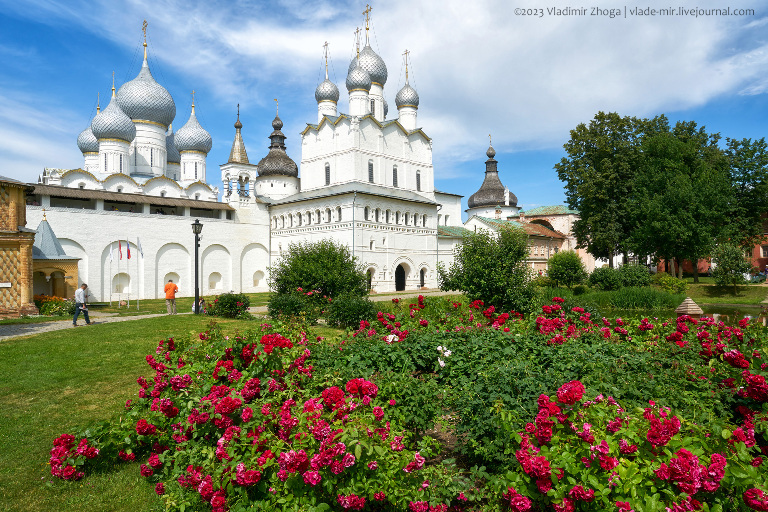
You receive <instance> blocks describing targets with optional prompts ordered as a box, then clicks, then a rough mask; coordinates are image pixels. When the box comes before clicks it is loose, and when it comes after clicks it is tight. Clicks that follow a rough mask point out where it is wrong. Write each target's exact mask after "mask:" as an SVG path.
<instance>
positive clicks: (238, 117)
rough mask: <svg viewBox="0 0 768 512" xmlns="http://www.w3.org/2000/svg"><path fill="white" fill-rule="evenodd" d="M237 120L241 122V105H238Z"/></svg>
mask: <svg viewBox="0 0 768 512" xmlns="http://www.w3.org/2000/svg"><path fill="white" fill-rule="evenodd" d="M237 120H238V121H239V120H240V104H239V103H238V104H237Z"/></svg>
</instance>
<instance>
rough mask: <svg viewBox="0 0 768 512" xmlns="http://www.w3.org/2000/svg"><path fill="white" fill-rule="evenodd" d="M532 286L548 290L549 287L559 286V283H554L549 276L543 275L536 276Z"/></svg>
mask: <svg viewBox="0 0 768 512" xmlns="http://www.w3.org/2000/svg"><path fill="white" fill-rule="evenodd" d="M531 284H532V285H534V286H538V287H539V288H548V287H553V286H557V283H555V282H554V281H552V279H550V278H549V277H548V276H543V275H542V276H535V277H534V278H533V279H532V280H531Z"/></svg>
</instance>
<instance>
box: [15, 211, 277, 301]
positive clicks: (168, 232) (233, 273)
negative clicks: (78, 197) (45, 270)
mask: <svg viewBox="0 0 768 512" xmlns="http://www.w3.org/2000/svg"><path fill="white" fill-rule="evenodd" d="M256 208H257V209H258V207H256ZM261 208H262V210H261V212H262V213H261V215H255V216H253V217H250V216H249V217H248V220H250V221H252V222H251V223H248V224H244V223H239V222H236V221H230V220H224V219H221V218H219V219H211V218H201V219H200V220H201V222H202V223H203V225H204V227H203V232H202V236H203V239H202V241H201V244H200V249H199V251H200V255H199V256H200V268H201V274H200V289H201V293H203V294H206V295H207V294H214V293H216V294H218V293H222V292H226V291H230V290H233V291H235V292H241V291H244V292H256V291H267V290H268V288H267V284H266V277H267V267H268V266H269V257H268V253H267V250H266V246H265V245H264V242H265V241H268V240H269V225H268V224H267V215H266V209H265V208H264V207H263V205H262V206H261ZM46 214H47V215H46V216H47V219H48V222H49V223H50V225H51V228H52V229H53V231H54V233H55V234H56V236H57V237H58V238H59V240H60V241H62V245H63V246H64V249H65V251H66V252H67V254H69V255H72V256H78V257H81V258H83V259H81V260H80V263H79V265H78V267H79V273H80V283H78V284H81V283H83V282H85V283H88V285H89V288H90V293H91V295H92V300H93V301H107V302H108V301H109V300H110V291H113V293H112V300H118V294H117V293H114V284H115V276H116V275H118V274H125V276H126V277H127V278H129V280H130V283H129V285H128V286H127V287H128V292H127V293H123V294H122V295H121V297H122V298H123V299H125V298H126V295H127V296H129V297H130V298H131V300H135V299H136V298H137V297H138V298H141V299H151V298H162V297H163V296H164V295H163V286H164V285H165V282H167V276H168V275H169V274H172V275H174V276H176V277H175V278H174V281H175V282H177V284H178V286H179V296H191V295H194V235H193V234H192V228H191V223H192V222H193V221H194V217H189V216H181V215H174V216H172V215H155V214H149V213H125V212H112V211H104V210H79V209H74V208H46ZM260 219H261V220H262V221H263V222H262V223H259V220H260ZM41 220H42V206H27V226H29V227H31V228H33V229H34V228H36V227H37V225H38V224H39V223H40V221H41ZM137 238H138V239H140V240H141V245H142V249H143V251H144V256H143V257H141V256H140V254H139V251H138V248H137V247H136V245H135V244H136V242H137ZM126 239H128V240H129V241H130V242H131V259H130V260H128V259H126V247H125V240H126ZM118 240H122V245H123V259H122V260H118V259H117V255H116V251H117V242H118ZM110 246H112V247H113V249H114V254H115V256H114V259H113V260H112V261H111V263H110V257H109V252H110ZM259 272H261V273H262V274H263V275H262V274H258V273H259ZM214 274H218V276H216V275H214ZM254 275H257V276H258V277H259V279H258V280H257V281H256V283H254ZM124 281H125V280H124ZM212 282H213V283H214V286H213V287H212V286H211V283H212ZM123 284H125V282H123Z"/></svg>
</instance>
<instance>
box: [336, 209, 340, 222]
mask: <svg viewBox="0 0 768 512" xmlns="http://www.w3.org/2000/svg"><path fill="white" fill-rule="evenodd" d="M336 220H337V221H341V206H337V207H336Z"/></svg>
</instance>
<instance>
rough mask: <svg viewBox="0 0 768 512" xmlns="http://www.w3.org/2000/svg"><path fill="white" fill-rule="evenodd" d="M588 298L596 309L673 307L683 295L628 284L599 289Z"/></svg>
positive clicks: (683, 297)
mask: <svg viewBox="0 0 768 512" xmlns="http://www.w3.org/2000/svg"><path fill="white" fill-rule="evenodd" d="M588 298H589V300H590V301H591V302H592V303H593V304H595V305H596V306H597V308H598V309H647V310H657V311H658V310H664V309H666V310H669V309H674V308H676V307H677V306H679V305H680V303H681V302H682V301H683V300H685V296H684V295H681V294H674V293H670V292H667V291H662V290H657V289H653V288H637V287H633V286H629V287H626V288H621V289H619V290H611V291H599V292H594V293H591V294H590V295H589V297H588Z"/></svg>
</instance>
